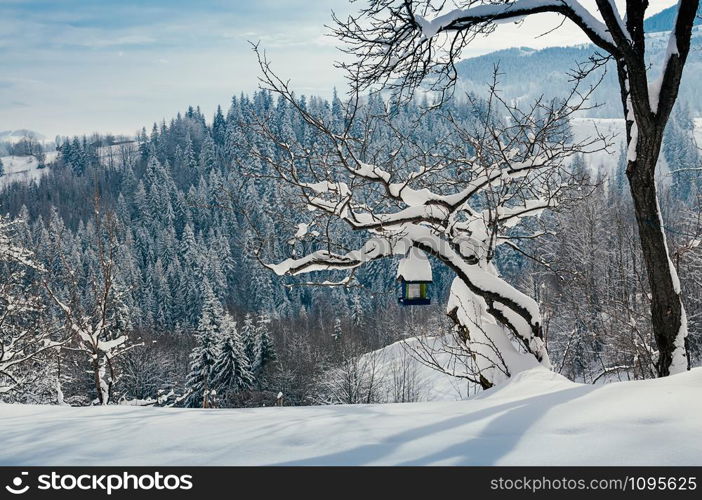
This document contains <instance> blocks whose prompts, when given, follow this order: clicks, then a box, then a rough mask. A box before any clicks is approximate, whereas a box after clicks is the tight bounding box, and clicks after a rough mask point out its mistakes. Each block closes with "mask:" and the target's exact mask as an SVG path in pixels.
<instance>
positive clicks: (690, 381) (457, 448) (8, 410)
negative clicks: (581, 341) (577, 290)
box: [0, 368, 702, 466]
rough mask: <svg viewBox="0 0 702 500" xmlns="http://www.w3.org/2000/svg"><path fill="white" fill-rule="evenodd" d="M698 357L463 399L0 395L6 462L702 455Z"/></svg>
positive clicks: (512, 386)
mask: <svg viewBox="0 0 702 500" xmlns="http://www.w3.org/2000/svg"><path fill="white" fill-rule="evenodd" d="M701 414H702V369H700V368H698V369H695V370H693V371H691V372H687V373H683V374H680V375H674V376H672V377H668V378H665V379H657V380H647V381H640V382H620V383H613V384H607V385H597V386H592V385H581V384H575V383H573V382H569V381H568V380H566V379H564V378H563V377H561V376H559V375H556V374H554V373H552V372H549V371H547V370H545V369H543V368H535V369H532V370H529V371H526V372H523V373H521V374H519V375H517V376H516V377H515V378H514V379H513V380H512V381H511V382H509V383H508V384H505V385H503V386H501V387H498V388H495V389H492V390H490V391H487V392H485V393H481V394H480V395H478V396H476V397H474V398H472V399H470V400H467V401H442V402H426V403H406V404H385V405H358V406H317V407H301V408H278V407H271V408H260V409H237V410H187V409H167V408H143V407H141V408H137V407H125V406H113V407H105V408H97V407H94V408H69V407H51V406H23V405H0V422H1V424H0V443H2V446H0V464H2V465H39V464H41V465H108V464H109V465H156V464H158V465H207V464H219V465H225V464H226V465H229V464H231V465H254V464H295V465H342V464H353V465H389V464H394V465H429V464H432V465H457V464H461V465H478V464H480V465H492V464H497V465H532V466H538V465H702V418H700V415H701Z"/></svg>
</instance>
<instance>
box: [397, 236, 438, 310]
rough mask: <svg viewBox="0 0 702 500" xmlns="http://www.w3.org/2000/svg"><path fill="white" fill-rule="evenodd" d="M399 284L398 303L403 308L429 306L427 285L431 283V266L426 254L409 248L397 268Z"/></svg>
mask: <svg viewBox="0 0 702 500" xmlns="http://www.w3.org/2000/svg"><path fill="white" fill-rule="evenodd" d="M397 281H399V283H400V297H398V301H399V302H400V304H402V305H403V306H426V305H429V304H431V300H430V299H429V285H430V284H431V282H432V274H431V264H430V263H429V259H428V258H427V256H426V254H425V253H424V252H422V251H421V250H419V249H418V248H410V250H409V252H407V255H406V256H405V257H404V258H403V259H402V260H401V261H400V265H399V266H398V267H397Z"/></svg>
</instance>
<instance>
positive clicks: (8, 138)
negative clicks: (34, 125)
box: [0, 129, 46, 144]
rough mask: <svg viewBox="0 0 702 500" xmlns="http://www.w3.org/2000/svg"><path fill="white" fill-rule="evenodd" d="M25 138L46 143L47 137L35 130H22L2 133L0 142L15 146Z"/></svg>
mask: <svg viewBox="0 0 702 500" xmlns="http://www.w3.org/2000/svg"><path fill="white" fill-rule="evenodd" d="M25 137H31V138H32V139H36V140H37V141H39V142H44V141H46V137H45V136H43V135H42V134H40V133H39V132H35V131H33V130H27V129H20V130H3V131H0V142H10V143H13V144H14V143H15V142H18V141H21V140H22V139H24V138H25Z"/></svg>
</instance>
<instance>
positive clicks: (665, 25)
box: [644, 5, 702, 33]
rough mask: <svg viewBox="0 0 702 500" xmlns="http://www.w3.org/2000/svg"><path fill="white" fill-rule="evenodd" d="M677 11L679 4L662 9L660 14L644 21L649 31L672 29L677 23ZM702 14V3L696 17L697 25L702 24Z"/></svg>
mask: <svg viewBox="0 0 702 500" xmlns="http://www.w3.org/2000/svg"><path fill="white" fill-rule="evenodd" d="M676 11H677V5H674V6H673V7H669V8H667V9H665V10H662V11H660V12H659V13H658V14H655V15H653V16H651V17H649V18H648V19H646V20H645V21H644V28H645V29H646V31H647V32H648V33H654V32H657V31H670V30H672V29H673V23H675V13H676ZM701 16H702V5H700V7H699V8H698V9H697V18H696V19H695V26H697V25H699V24H702V18H701Z"/></svg>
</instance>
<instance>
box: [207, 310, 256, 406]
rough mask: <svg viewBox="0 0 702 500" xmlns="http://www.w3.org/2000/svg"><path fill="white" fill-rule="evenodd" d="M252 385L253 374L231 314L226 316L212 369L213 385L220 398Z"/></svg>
mask: <svg viewBox="0 0 702 500" xmlns="http://www.w3.org/2000/svg"><path fill="white" fill-rule="evenodd" d="M252 384H253V374H252V373H251V368H250V366H249V360H248V359H247V357H246V354H245V352H244V346H243V343H242V339H241V336H240V335H239V332H238V331H237V329H236V323H235V322H234V319H233V318H232V317H231V316H230V315H229V314H225V316H224V318H222V333H221V339H220V348H219V355H218V356H217V359H216V361H215V364H214V366H213V368H212V385H213V387H214V389H215V390H216V391H217V394H218V395H220V397H227V396H231V395H232V394H234V393H237V392H239V391H242V390H246V389H249V388H251V385H252Z"/></svg>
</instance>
